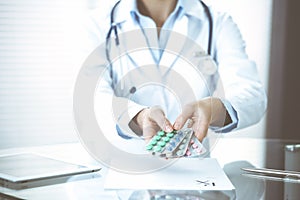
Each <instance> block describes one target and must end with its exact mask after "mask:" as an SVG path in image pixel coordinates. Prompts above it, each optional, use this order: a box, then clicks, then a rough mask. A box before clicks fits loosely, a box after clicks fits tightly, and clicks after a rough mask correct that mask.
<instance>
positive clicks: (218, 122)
mask: <svg viewBox="0 0 300 200" xmlns="http://www.w3.org/2000/svg"><path fill="white" fill-rule="evenodd" d="M206 9H208V10H206ZM207 11H209V12H208V13H207ZM100 15H101V14H100V13H98V14H96V15H94V16H93V23H92V24H91V27H90V29H89V31H90V33H91V35H92V37H91V38H93V41H94V43H95V44H100V43H104V42H105V39H106V40H107V41H106V54H108V55H106V56H105V57H106V59H111V60H109V61H110V62H112V63H113V64H112V65H109V68H108V67H107V65H106V69H107V71H106V72H107V73H106V74H105V73H104V75H103V77H104V78H103V79H102V82H101V83H100V87H99V90H98V91H97V92H98V93H99V95H102V97H101V101H102V102H101V106H102V108H99V109H103V110H105V109H108V107H110V106H111V107H110V108H109V109H111V110H113V113H114V114H113V115H114V118H115V119H116V121H117V122H116V128H117V130H118V133H119V135H120V136H122V137H125V138H127V137H128V136H129V137H130V134H128V133H126V131H123V130H124V127H122V126H123V125H121V124H119V122H118V119H119V118H121V115H124V113H127V115H128V117H127V121H126V120H125V124H126V123H127V126H128V127H129V128H130V129H131V130H132V131H133V132H134V133H136V134H137V135H139V136H143V137H144V138H145V139H146V140H149V139H150V138H151V137H152V136H153V135H155V134H156V132H157V131H158V130H160V129H162V130H164V131H166V132H171V131H172V130H179V129H181V128H182V127H183V126H184V125H185V124H186V123H187V122H188V126H189V127H192V129H193V131H194V134H195V135H196V137H197V138H198V139H199V140H200V141H202V140H203V139H204V138H205V137H206V135H207V132H208V129H209V128H211V129H212V130H214V131H216V132H229V131H232V130H235V129H239V128H244V127H247V126H250V125H252V124H254V123H256V122H258V121H259V120H260V119H261V117H262V116H263V114H264V112H265V109H266V95H265V91H264V89H263V86H262V84H261V82H260V81H259V77H258V74H257V69H256V66H255V63H253V62H252V61H250V60H249V59H248V57H247V55H246V52H245V43H244V41H243V39H242V37H241V34H240V32H239V30H238V28H237V26H236V24H235V23H234V22H233V21H232V19H231V18H230V17H229V16H228V15H226V14H223V13H219V12H216V11H215V10H213V9H212V8H208V7H206V5H205V4H203V2H201V1H199V0H189V1H186V0H121V1H120V2H119V3H118V4H116V5H115V8H114V10H113V11H112V12H111V13H107V15H105V16H100ZM210 19H211V22H210ZM112 20H113V21H112ZM210 29H212V33H211V30H210ZM151 30H152V31H151ZM153 30H155V31H154V32H153ZM130 31H136V32H135V33H134V35H135V36H134V37H135V38H136V40H135V39H132V38H131V39H128V38H127V39H124V38H125V37H122V34H123V35H124V34H126V33H128V32H130ZM108 32H110V33H109V34H108ZM116 32H117V35H116ZM172 33H179V34H181V35H184V36H186V37H187V38H189V39H191V40H193V41H195V43H197V44H199V45H200V46H202V47H203V48H204V49H205V47H206V46H208V45H210V47H209V48H210V49H209V50H208V51H210V52H208V53H209V54H210V55H211V57H212V58H213V59H214V61H215V63H216V64H217V70H216V71H215V72H214V73H213V74H210V75H209V78H208V79H206V83H205V84H203V83H201V81H202V80H193V79H197V76H193V75H191V76H189V74H188V71H181V70H182V68H183V67H184V66H182V65H184V64H182V65H181V64H177V63H176V59H173V58H172V59H166V60H171V61H170V63H169V64H165V65H162V64H161V63H164V61H163V60H164V56H165V55H164V54H167V53H166V52H167V51H164V50H165V49H166V48H167V47H168V46H170V45H172V42H173V44H175V43H177V42H176V41H174V40H171V39H170V38H171V37H172ZM210 34H211V35H212V36H211V39H209V35H210ZM115 40H118V41H116V43H117V44H114V43H115ZM137 40H141V41H143V42H144V43H143V44H144V45H148V46H152V45H154V46H156V47H157V49H158V50H157V49H156V48H152V49H151V48H149V49H148V50H143V51H141V52H136V55H134V53H132V54H130V52H129V53H128V52H127V53H124V52H126V50H121V51H122V52H123V54H122V55H123V56H122V57H121V58H119V61H114V60H113V59H112V58H111V57H113V56H112V54H113V50H112V49H113V48H114V46H117V45H120V46H126V47H127V48H128V46H130V44H131V43H132V44H136V43H138V42H137ZM209 40H211V41H209ZM125 43H126V45H125ZM169 43H171V44H169ZM178 43H179V44H180V45H181V43H180V42H178ZM209 43H210V44H209ZM177 45H178V44H177ZM184 45H186V44H183V43H182V48H186V47H183V46H184ZM145 51H147V52H145ZM165 57H168V56H167V55H166V56H165ZM169 57H170V56H169ZM166 63H167V62H166ZM179 63H180V62H179ZM181 63H182V62H181ZM179 65H181V66H179ZM147 66H148V68H147ZM149 66H158V67H160V66H161V67H162V68H163V67H165V66H167V68H168V66H169V67H170V68H171V67H172V69H174V70H175V71H176V72H178V73H179V74H180V73H181V72H183V73H185V74H187V76H186V77H189V78H188V79H190V80H188V82H189V83H191V84H194V85H193V86H192V87H193V88H192V91H194V93H195V94H194V95H193V98H185V97H183V99H184V98H185V99H184V100H180V101H178V100H176V97H177V96H180V95H181V94H175V95H174V94H173V93H172V92H168V91H166V90H165V88H161V85H164V84H166V83H165V82H164V83H161V84H160V85H159V84H154V85H151V86H149V87H147V86H145V84H144V85H143V84H140V85H143V87H142V86H141V87H139V85H135V84H136V82H138V80H140V79H143V80H149V82H151V78H149V77H148V76H153V74H155V73H156V72H153V71H151V70H150V71H149V72H147V70H144V69H153V70H155V69H157V67H149ZM137 69H141V70H144V72H141V70H137ZM177 69H178V70H177ZM186 69H187V70H188V68H186ZM134 70H135V72H134V73H132V71H134ZM165 71H168V69H166V70H165ZM193 73H194V72H192V71H190V74H193ZM183 76H184V75H183ZM124 77H125V78H124ZM175 78H176V76H175ZM198 78H199V77H198ZM134 79H138V80H134ZM164 79H167V78H164ZM218 80H221V81H222V84H223V90H224V94H225V95H224V96H223V97H214V96H211V95H210V94H211V93H210V92H207V91H205V90H207V88H215V87H214V86H215V85H216V82H217V81H218ZM172 81H173V82H176V81H177V80H174V79H173V80H172ZM178 81H179V80H178ZM162 82H163V81H162ZM118 83H120V84H118ZM119 85H123V86H120V87H119ZM124 85H125V86H124ZM201 85H202V86H201ZM203 85H206V87H205V86H203ZM124 87H125V88H127V89H125V90H123V89H124ZM120 88H123V89H120ZM124 91H125V92H124ZM184 95H185V94H183V95H181V96H184ZM187 96H188V95H187ZM179 98H181V97H179ZM112 99H113V100H112ZM112 101H113V103H112ZM124 101H125V102H126V103H124ZM178 102H180V105H176V104H178ZM100 112H101V111H100ZM102 113H104V112H102ZM110 113H111V112H110Z"/></svg>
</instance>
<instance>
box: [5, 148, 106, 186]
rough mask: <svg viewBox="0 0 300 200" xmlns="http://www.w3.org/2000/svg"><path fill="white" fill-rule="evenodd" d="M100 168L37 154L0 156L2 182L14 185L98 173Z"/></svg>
mask: <svg viewBox="0 0 300 200" xmlns="http://www.w3.org/2000/svg"><path fill="white" fill-rule="evenodd" d="M100 169H101V168H100V167H99V166H88V165H84V164H83V165H81V164H74V163H70V162H66V161H63V160H58V159H53V158H49V157H46V156H44V155H39V154H35V153H20V154H12V155H3V156H0V180H1V182H3V181H5V182H11V183H14V184H18V183H28V182H31V181H40V180H47V179H55V178H60V177H70V176H73V175H78V174H85V173H91V172H97V171H99V170H100Z"/></svg>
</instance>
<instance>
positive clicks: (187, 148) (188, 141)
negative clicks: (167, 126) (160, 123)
mask: <svg viewBox="0 0 300 200" xmlns="http://www.w3.org/2000/svg"><path fill="white" fill-rule="evenodd" d="M146 149H147V151H149V152H151V153H152V154H153V155H156V156H160V157H165V158H179V157H199V156H201V155H203V154H204V153H205V152H206V149H205V147H204V146H203V145H202V144H201V142H199V140H198V139H197V138H196V137H195V136H194V134H193V130H192V129H190V128H184V129H181V130H178V131H173V132H171V133H166V132H164V131H158V132H157V134H156V135H155V136H154V137H153V138H152V139H151V140H150V142H149V143H148V144H147V145H146Z"/></svg>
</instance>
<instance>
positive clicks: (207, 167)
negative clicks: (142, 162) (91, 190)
mask: <svg viewBox="0 0 300 200" xmlns="http://www.w3.org/2000/svg"><path fill="white" fill-rule="evenodd" d="M104 187H105V189H129V190H234V186H233V185H232V183H231V182H230V180H229V179H228V177H227V176H226V174H225V173H224V171H223V170H222V168H221V167H220V165H219V163H218V162H217V160H216V159H213V158H204V159H203V158H202V159H199V158H182V159H178V160H177V161H176V162H174V164H172V165H170V166H167V167H165V168H163V169H160V170H157V171H155V172H151V173H145V174H126V173H122V172H117V171H115V170H112V169H110V170H109V172H108V174H107V177H106V183H105V186H104Z"/></svg>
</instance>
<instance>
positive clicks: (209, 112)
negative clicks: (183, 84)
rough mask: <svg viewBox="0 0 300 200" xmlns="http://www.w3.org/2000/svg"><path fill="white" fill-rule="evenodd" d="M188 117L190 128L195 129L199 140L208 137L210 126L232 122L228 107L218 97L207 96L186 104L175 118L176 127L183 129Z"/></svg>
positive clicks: (219, 125) (220, 125)
mask: <svg viewBox="0 0 300 200" xmlns="http://www.w3.org/2000/svg"><path fill="white" fill-rule="evenodd" d="M188 119H189V120H190V121H189V122H188V128H192V129H193V131H194V134H195V136H196V137H197V138H198V140H199V141H202V140H203V139H204V138H205V137H206V135H207V132H208V128H209V126H217V127H222V126H224V125H227V124H229V123H231V118H230V116H229V114H228V113H227V110H226V108H225V107H224V105H223V103H222V101H221V100H220V99H218V98H205V99H202V100H200V101H196V102H193V103H190V104H187V105H185V106H184V107H183V109H182V113H181V114H180V115H179V116H178V117H177V119H176V120H175V123H174V126H173V127H174V129H176V130H179V129H181V128H182V127H183V126H184V124H185V123H186V122H187V121H188Z"/></svg>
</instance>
